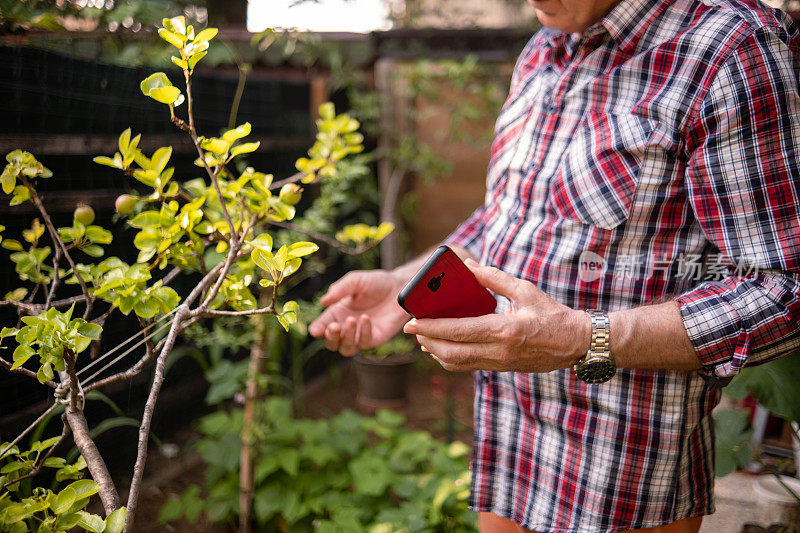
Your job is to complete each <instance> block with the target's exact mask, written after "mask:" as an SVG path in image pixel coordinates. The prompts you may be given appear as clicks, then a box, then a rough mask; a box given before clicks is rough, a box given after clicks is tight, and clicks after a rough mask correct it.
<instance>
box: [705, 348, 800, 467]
mask: <svg viewBox="0 0 800 533" xmlns="http://www.w3.org/2000/svg"><path fill="white" fill-rule="evenodd" d="M799 364H800V354H798V353H795V354H792V355H788V356H786V357H782V358H780V359H777V360H775V361H772V362H770V363H767V364H764V365H759V366H754V367H747V368H745V369H743V370H742V372H741V374H739V375H738V376H736V377H735V378H734V379H733V381H731V383H730V384H729V385H728V386H727V387H725V389H724V392H725V395H727V396H728V397H729V398H731V399H732V400H742V399H744V398H745V397H746V396H747V395H748V394H752V395H753V397H754V398H755V399H756V400H757V401H758V403H759V404H760V405H762V406H763V407H765V408H766V409H767V410H768V411H769V412H770V413H772V414H774V415H775V416H777V417H780V418H783V419H785V420H786V421H787V422H800V367H799V366H798V365H799ZM714 422H715V427H716V433H717V439H716V473H717V476H725V475H727V474H729V473H731V472H733V471H734V470H735V469H737V468H743V467H745V466H747V464H748V463H750V461H752V460H753V458H754V457H758V455H759V450H755V449H753V447H752V445H751V444H750V440H751V438H752V436H753V430H752V428H751V427H750V423H749V418H748V413H747V412H744V411H736V410H732V409H718V410H716V411H715V412H714ZM795 438H796V439H800V436H798V435H795Z"/></svg>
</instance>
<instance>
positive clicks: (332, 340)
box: [324, 322, 342, 352]
mask: <svg viewBox="0 0 800 533" xmlns="http://www.w3.org/2000/svg"><path fill="white" fill-rule="evenodd" d="M341 336H342V326H340V325H339V323H338V322H331V323H330V324H328V327H326V328H325V339H324V343H325V347H326V348H327V349H329V350H330V351H332V352H335V351H338V350H339V343H340V340H341Z"/></svg>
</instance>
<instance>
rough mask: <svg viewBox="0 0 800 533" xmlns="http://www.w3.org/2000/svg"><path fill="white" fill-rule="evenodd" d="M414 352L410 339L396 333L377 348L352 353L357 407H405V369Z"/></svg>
mask: <svg viewBox="0 0 800 533" xmlns="http://www.w3.org/2000/svg"><path fill="white" fill-rule="evenodd" d="M418 355H419V351H418V347H417V344H416V343H415V342H414V341H412V340H411V339H410V338H408V337H406V336H404V335H397V336H395V337H393V338H392V339H390V340H389V341H387V342H385V343H384V344H382V345H380V346H378V347H377V348H373V349H371V350H364V351H363V352H361V353H358V354H356V355H355V356H353V360H354V362H355V367H356V377H357V380H358V396H357V402H358V405H359V407H361V408H362V409H365V410H367V411H373V410H377V409H382V408H386V409H402V408H403V407H405V406H406V405H407V403H408V372H409V370H410V369H411V365H413V364H414V361H416V360H417V357H418Z"/></svg>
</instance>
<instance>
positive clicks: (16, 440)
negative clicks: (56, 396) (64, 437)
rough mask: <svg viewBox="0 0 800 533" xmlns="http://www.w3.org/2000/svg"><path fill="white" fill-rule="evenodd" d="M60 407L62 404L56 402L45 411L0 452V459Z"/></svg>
mask: <svg viewBox="0 0 800 533" xmlns="http://www.w3.org/2000/svg"><path fill="white" fill-rule="evenodd" d="M59 405H61V404H60V403H58V402H56V403H54V404H53V405H51V406H50V408H49V409H47V411H45V412H44V413H42V415H41V416H40V417H39V418H37V419H36V420H34V421H33V423H32V424H31V425H30V426H28V427H27V428H25V429H24V430H23V431H22V433H20V434H19V436H18V437H17V438H16V439H14V440H12V441H11V442H10V443H9V445H8V446H6V447H5V448H4V449H3V451H2V452H0V459H2V458H3V457H5V455H6V453H7V452H8V450H10V449H11V448H13V447H14V445H15V444H17V443H18V442H19V441H20V440H22V437H24V436H25V435H27V434H28V433H30V432H31V430H33V428H35V427H36V426H37V424H39V422H41V421H42V420H44V418H45V417H46V416H47V415H49V414H50V413H51V412H52V411H53V410H54V409H55V408H56V407H58V406H59Z"/></svg>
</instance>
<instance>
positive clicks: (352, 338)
mask: <svg viewBox="0 0 800 533" xmlns="http://www.w3.org/2000/svg"><path fill="white" fill-rule="evenodd" d="M357 329H358V320H356V319H355V317H352V316H349V317H347V320H345V321H344V326H343V327H342V335H341V343H340V344H339V353H340V354H342V355H344V356H346V357H350V356H351V355H354V354H355V353H356V352H357V351H358V348H357V347H356V333H357Z"/></svg>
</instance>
